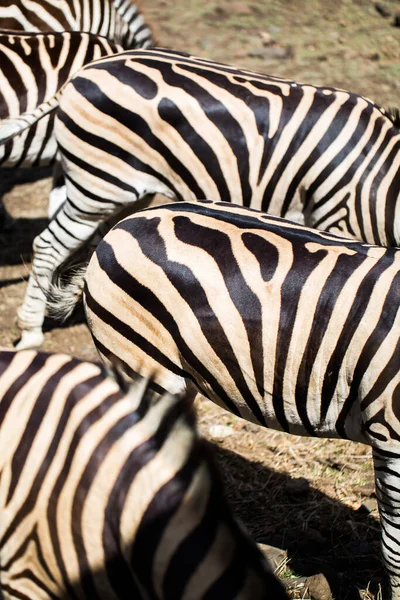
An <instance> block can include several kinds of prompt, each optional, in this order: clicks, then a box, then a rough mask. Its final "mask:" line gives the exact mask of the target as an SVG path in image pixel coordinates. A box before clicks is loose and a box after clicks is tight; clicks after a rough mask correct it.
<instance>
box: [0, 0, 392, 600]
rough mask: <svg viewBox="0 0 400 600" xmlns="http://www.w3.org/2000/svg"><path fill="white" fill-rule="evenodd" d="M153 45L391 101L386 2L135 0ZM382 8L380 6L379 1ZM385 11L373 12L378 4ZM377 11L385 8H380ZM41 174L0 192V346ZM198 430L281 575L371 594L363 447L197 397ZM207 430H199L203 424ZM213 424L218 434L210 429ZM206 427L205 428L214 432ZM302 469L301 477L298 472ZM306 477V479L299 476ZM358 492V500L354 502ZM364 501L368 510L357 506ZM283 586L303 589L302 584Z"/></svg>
mask: <svg viewBox="0 0 400 600" xmlns="http://www.w3.org/2000/svg"><path fill="white" fill-rule="evenodd" d="M141 4H142V6H143V8H144V9H145V12H146V15H147V18H148V20H149V21H150V22H153V23H154V24H155V30H156V32H157V37H158V41H159V43H160V45H163V46H168V47H174V48H177V49H181V50H186V51H188V52H191V53H193V54H197V55H202V56H206V57H210V58H215V59H218V60H222V61H225V62H231V63H235V64H237V65H241V66H244V67H246V68H251V69H255V70H259V71H263V72H266V73H272V74H276V75H282V76H285V77H288V78H292V79H295V80H299V81H305V82H310V83H324V84H325V85H332V86H337V87H342V88H346V89H351V90H352V91H356V92H359V93H361V94H363V95H366V96H369V97H371V98H373V99H374V100H375V101H376V102H378V103H379V104H381V105H383V106H397V105H398V104H399V102H398V94H399V89H400V79H399V74H400V60H399V58H400V45H399V39H400V29H399V28H396V27H394V26H393V25H392V23H393V20H394V16H395V12H396V9H397V1H396V2H393V1H392V2H390V1H386V2H381V3H380V4H379V6H378V9H379V11H380V12H378V10H377V7H376V5H377V4H378V3H374V2H371V1H370V0H254V1H251V2H243V1H231V0H230V1H228V0H221V1H219V2H212V1H211V2H203V1H200V0H185V1H183V0H180V1H179V2H178V1H177V2H173V1H172V0H147V2H146V1H145V0H143V2H142V3H141ZM382 8H383V9H384V10H383V11H382ZM385 11H386V13H389V16H387V17H384V16H382V14H381V13H382V12H384V13H385ZM386 13H385V14H386ZM48 191H49V181H48V180H43V181H40V182H37V183H34V184H33V183H27V184H24V185H21V186H18V187H16V188H15V189H14V190H13V192H11V193H10V194H8V195H7V196H6V204H7V207H8V209H9V211H10V212H11V213H12V214H13V216H15V217H16V218H18V221H17V223H16V226H15V227H14V228H13V229H12V230H11V231H9V232H6V233H3V234H2V235H0V244H1V246H0V247H2V250H1V251H0V345H3V346H11V345H12V344H13V343H14V342H15V340H16V339H17V338H18V330H17V328H16V325H15V315H16V309H17V307H18V306H19V305H20V303H21V302H22V298H23V294H24V288H25V283H24V281H23V278H25V277H26V276H27V274H28V272H29V261H30V252H31V250H30V248H31V243H32V240H33V238H34V236H35V235H36V234H37V233H38V232H39V231H41V229H42V228H43V227H44V225H45V223H46V220H45V217H46V198H47V194H48ZM43 347H44V348H45V349H46V350H50V351H63V352H68V353H71V354H74V355H76V356H80V357H82V358H85V359H96V358H97V356H96V351H95V349H94V346H93V344H92V341H91V339H90V335H89V333H88V330H87V328H86V326H85V325H84V324H83V322H82V323H80V324H79V323H77V324H74V325H72V326H68V327H65V328H59V327H57V328H53V329H51V330H49V331H47V333H46V340H45V344H44V346H43ZM197 406H198V412H199V423H200V427H201V430H202V432H203V433H204V434H205V435H206V436H207V437H208V438H210V439H212V438H213V436H212V435H211V434H210V427H211V426H212V425H216V424H219V425H225V426H228V429H224V431H226V432H227V433H230V435H229V436H228V437H226V438H225V439H224V440H218V439H217V440H216V439H215V437H214V440H213V444H214V445H215V448H216V453H217V456H218V461H219V463H220V465H221V468H222V473H223V477H224V480H225V483H226V487H227V493H228V496H229V499H230V501H231V503H232V506H233V507H234V509H235V511H236V513H237V515H238V516H239V517H240V518H241V519H242V521H243V522H244V523H245V524H246V526H247V527H248V529H249V530H250V531H251V532H252V534H253V535H254V536H255V538H256V539H257V540H258V541H259V542H265V543H267V544H271V545H276V546H279V547H281V548H284V549H287V550H288V556H289V562H288V564H284V565H282V568H281V569H280V573H281V575H283V576H284V577H286V578H293V577H299V576H304V575H309V574H313V573H318V572H323V573H324V574H325V575H326V577H327V578H328V581H329V583H330V585H331V589H332V592H333V597H334V598H335V599H336V600H344V599H352V598H359V597H360V592H359V590H361V597H362V598H364V599H367V598H371V599H372V598H375V597H378V596H376V595H375V594H376V593H377V589H378V584H377V582H378V581H379V579H380V577H381V575H382V570H381V566H380V559H379V522H378V515H377V510H376V502H374V501H371V496H372V495H373V471H372V461H371V452H370V450H369V449H368V448H365V447H363V446H361V445H356V444H353V443H350V442H344V441H330V440H309V439H303V438H298V437H295V436H287V435H284V434H281V433H277V432H270V431H266V430H263V429H261V428H259V427H257V426H255V425H252V424H249V423H246V422H243V421H241V420H240V419H237V418H235V417H233V416H231V415H230V414H228V413H226V412H224V411H222V410H220V409H219V408H217V407H216V406H214V405H213V404H211V403H210V402H208V401H206V400H198V401H197ZM213 431H214V430H213V429H211V433H213ZM217 435H219V433H218V432H217ZM214 436H215V433H214ZM299 478H304V479H305V480H306V481H304V480H300V481H297V480H299ZM307 482H308V483H307ZM364 503H366V505H367V506H364ZM369 511H371V512H369ZM291 593H292V597H294V598H295V597H297V598H308V597H310V596H309V595H307V594H306V593H305V591H304V590H302V591H300V592H299V591H297V592H291Z"/></svg>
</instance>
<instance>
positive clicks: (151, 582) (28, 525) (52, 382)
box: [0, 350, 287, 600]
mask: <svg viewBox="0 0 400 600" xmlns="http://www.w3.org/2000/svg"><path fill="white" fill-rule="evenodd" d="M118 379H120V377H119V378H118ZM155 400H157V402H155ZM0 448H1V452H0V465H1V466H0V474H1V477H0V512H1V520H0V563H1V578H0V588H1V591H0V595H1V593H3V595H4V600H8V599H11V598H19V599H28V598H29V599H35V600H36V599H39V598H40V599H45V598H48V599H49V600H50V599H52V600H54V599H56V598H59V599H66V598H69V599H75V598H76V599H77V598H81V599H82V598H87V599H89V598H90V600H96V599H104V600H106V599H107V600H111V599H116V598H121V599H123V598H124V599H125V598H134V599H135V600H136V599H137V600H139V599H143V600H149V599H150V598H151V599H154V600H155V599H159V600H162V599H165V600H171V599H172V598H173V599H174V600H175V599H186V600H188V599H189V598H190V600H197V599H206V598H207V599H209V600H211V599H215V600H234V599H239V598H240V599H248V600H253V599H260V600H261V599H262V600H285V598H287V596H286V594H285V593H284V592H283V590H282V587H281V586H280V584H279V583H278V582H277V580H276V579H275V577H274V576H273V575H272V573H271V572H270V570H269V568H268V565H267V564H266V562H265V560H264V557H263V555H262V554H261V552H260V551H259V550H258V548H257V546H256V544H255V543H254V542H253V541H252V540H251V539H250V537H249V536H248V535H247V534H246V533H245V532H244V531H243V530H242V528H241V526H239V524H238V523H237V522H236V521H235V520H234V518H233V516H232V514H231V512H230V509H229V507H228V505H227V503H226V501H225V498H224V495H223V491H222V489H221V483H220V481H219V478H218V475H217V473H216V470H215V467H214V465H213V462H212V461H211V457H210V456H209V449H208V447H207V446H205V442H204V441H203V440H201V439H200V438H199V436H198V434H197V431H196V427H195V424H194V418H193V412H192V410H191V409H190V403H189V402H188V400H187V399H186V398H185V397H183V396H181V397H178V396H173V395H171V394H164V395H162V397H160V396H159V395H158V394H156V393H155V392H153V391H151V389H150V388H149V387H148V386H147V385H146V383H145V381H144V380H141V381H139V382H137V383H135V384H133V385H131V386H128V387H127V385H126V384H124V382H123V381H122V380H121V381H119V382H118V383H117V382H116V381H115V380H113V379H111V378H109V377H107V376H106V372H105V369H104V367H101V366H100V365H98V364H94V363H88V362H82V361H79V360H77V359H75V358H71V357H69V356H65V355H61V354H59V355H49V354H45V353H38V352H34V351H26V352H20V353H17V352H15V351H4V350H3V351H1V352H0Z"/></svg>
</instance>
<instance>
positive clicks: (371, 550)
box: [212, 444, 384, 600]
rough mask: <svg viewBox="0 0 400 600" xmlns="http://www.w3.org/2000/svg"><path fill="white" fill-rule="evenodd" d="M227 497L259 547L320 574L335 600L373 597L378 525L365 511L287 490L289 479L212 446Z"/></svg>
mask: <svg viewBox="0 0 400 600" xmlns="http://www.w3.org/2000/svg"><path fill="white" fill-rule="evenodd" d="M212 450H213V451H214V453H215V455H216V457H217V462H218V464H219V466H220V470H221V472H222V476H223V479H224V483H225V488H226V492H227V496H228V499H229V501H230V504H231V505H232V507H233V509H234V511H235V513H236V515H237V516H238V517H239V518H240V519H241V521H242V522H243V523H244V524H245V526H246V527H247V529H248V530H249V531H250V533H251V534H252V536H253V537H254V538H255V539H256V541H257V542H259V543H264V544H268V545H271V546H276V547H278V548H282V549H284V550H287V552H288V556H289V560H290V568H291V570H293V571H294V573H295V574H296V575H299V576H310V575H314V574H317V573H323V574H324V575H325V577H326V578H327V580H328V581H329V584H330V586H331V590H332V593H333V597H334V599H335V600H359V599H360V596H359V592H358V589H364V590H365V589H367V588H368V586H369V590H370V592H372V593H376V592H377V589H378V585H379V583H380V582H381V581H382V580H383V577H384V575H383V568H382V565H381V562H380V526H379V522H378V520H377V518H374V517H372V516H370V515H369V514H368V513H367V511H364V510H357V511H356V510H353V509H351V508H349V507H347V506H345V505H344V504H342V503H341V502H339V501H337V500H334V499H332V498H330V497H328V496H326V495H324V494H323V493H321V492H319V491H318V490H315V489H313V488H310V489H309V491H308V493H305V494H299V495H293V494H290V493H289V491H288V483H289V482H290V481H291V480H292V478H291V477H290V475H288V474H285V473H282V472H275V471H273V470H271V469H269V468H266V467H265V466H264V465H263V464H262V463H259V462H252V461H249V460H246V459H245V458H243V457H242V456H240V455H239V454H236V453H235V452H231V451H230V450H226V449H224V448H221V447H219V446H217V445H214V444H212Z"/></svg>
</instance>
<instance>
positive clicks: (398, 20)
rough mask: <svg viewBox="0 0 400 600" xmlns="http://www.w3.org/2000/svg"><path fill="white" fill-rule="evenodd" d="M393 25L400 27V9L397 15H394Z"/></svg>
mask: <svg viewBox="0 0 400 600" xmlns="http://www.w3.org/2000/svg"><path fill="white" fill-rule="evenodd" d="M393 25H394V26H395V27H400V11H398V12H397V13H396V14H395V15H394V21H393Z"/></svg>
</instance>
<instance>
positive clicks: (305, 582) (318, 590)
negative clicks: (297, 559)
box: [283, 573, 332, 600]
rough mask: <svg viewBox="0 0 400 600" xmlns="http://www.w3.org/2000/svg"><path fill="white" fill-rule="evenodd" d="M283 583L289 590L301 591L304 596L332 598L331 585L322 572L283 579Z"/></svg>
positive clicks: (317, 599) (330, 599)
mask: <svg viewBox="0 0 400 600" xmlns="http://www.w3.org/2000/svg"><path fill="white" fill-rule="evenodd" d="M283 584H284V586H285V588H286V589H287V590H296V592H301V594H302V596H301V597H302V598H303V597H305V598H309V599H310V600H332V591H331V588H330V585H329V583H328V580H327V579H326V577H325V575H323V574H322V573H318V574H317V575H311V576H310V577H301V578H299V579H293V580H290V579H289V580H288V581H283Z"/></svg>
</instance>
